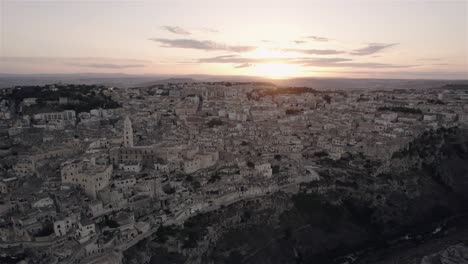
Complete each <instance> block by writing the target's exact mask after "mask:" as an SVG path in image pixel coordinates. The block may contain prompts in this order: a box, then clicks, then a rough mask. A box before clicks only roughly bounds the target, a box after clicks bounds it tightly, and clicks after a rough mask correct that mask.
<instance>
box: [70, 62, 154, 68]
mask: <svg viewBox="0 0 468 264" xmlns="http://www.w3.org/2000/svg"><path fill="white" fill-rule="evenodd" d="M69 65H74V66H79V67H86V68H100V69H126V68H141V67H146V65H144V64H123V65H122V64H110V63H87V64H76V63H73V64H69Z"/></svg>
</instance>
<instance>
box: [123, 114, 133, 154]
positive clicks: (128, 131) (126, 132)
mask: <svg viewBox="0 0 468 264" xmlns="http://www.w3.org/2000/svg"><path fill="white" fill-rule="evenodd" d="M123 142H124V146H125V147H127V148H129V147H130V148H131V147H133V128H132V121H131V120H130V118H129V117H128V116H127V117H125V120H124V129H123Z"/></svg>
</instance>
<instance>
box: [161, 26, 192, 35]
mask: <svg viewBox="0 0 468 264" xmlns="http://www.w3.org/2000/svg"><path fill="white" fill-rule="evenodd" d="M162 28H163V29H165V30H167V31H169V32H171V33H174V34H177V35H190V32H188V31H187V30H185V29H183V28H181V27H177V26H162Z"/></svg>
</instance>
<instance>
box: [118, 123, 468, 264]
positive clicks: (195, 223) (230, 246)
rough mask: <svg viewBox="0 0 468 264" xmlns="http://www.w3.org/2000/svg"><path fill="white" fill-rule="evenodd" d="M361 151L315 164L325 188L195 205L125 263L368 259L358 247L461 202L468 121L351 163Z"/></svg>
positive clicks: (419, 227)
mask: <svg viewBox="0 0 468 264" xmlns="http://www.w3.org/2000/svg"><path fill="white" fill-rule="evenodd" d="M359 159H360V158H359V157H354V158H352V160H351V161H352V162H350V160H349V159H348V160H341V161H338V162H335V163H333V162H331V161H330V162H331V163H330V164H329V165H330V166H329V167H328V168H327V170H326V171H323V172H322V173H321V175H322V176H323V177H324V178H325V179H324V180H325V181H327V182H328V184H329V185H330V186H335V187H334V189H333V188H332V189H331V190H329V191H328V192H327V193H324V194H320V195H319V194H316V193H314V190H315V189H314V188H313V187H311V186H308V185H304V186H303V188H302V192H301V193H299V194H296V195H291V194H285V193H275V194H273V195H271V196H268V197H263V198H258V199H254V200H250V201H242V202H239V203H236V204H233V205H231V206H228V207H225V208H221V209H219V210H217V211H214V212H210V213H207V214H204V215H199V216H197V217H195V218H193V219H191V220H190V221H188V222H187V223H186V224H185V225H184V226H183V227H169V228H164V229H162V231H161V232H158V233H157V234H156V239H154V240H148V241H143V242H142V243H140V245H138V246H137V247H138V248H132V249H131V250H129V251H127V252H125V259H124V263H143V262H139V261H140V260H143V259H146V260H148V259H150V258H152V263H312V262H313V263H342V262H340V261H341V260H340V259H337V256H340V255H346V254H348V253H350V252H354V254H353V255H352V256H351V257H348V259H355V258H356V257H359V258H363V259H365V255H366V252H367V250H365V249H369V248H374V249H376V251H378V250H377V249H380V248H386V247H389V246H391V245H394V244H392V243H395V241H397V242H396V243H397V244H399V243H400V242H398V241H399V240H398V239H397V238H399V237H401V236H405V235H406V236H417V235H418V234H424V233H427V232H431V231H432V230H433V229H434V228H435V227H437V226H438V225H439V224H440V223H442V222H443V221H444V219H447V218H448V217H450V216H454V215H460V214H462V213H464V212H465V210H466V203H465V201H466V199H468V191H466V190H467V187H468V186H467V184H468V132H467V131H466V130H463V129H459V128H451V129H445V128H443V129H439V130H436V131H430V132H425V133H423V134H422V135H421V136H420V137H418V138H416V139H415V140H414V141H413V142H411V143H410V144H409V145H408V146H406V147H405V148H403V149H401V150H400V151H398V152H396V153H395V154H394V155H393V157H392V159H390V160H389V161H388V162H386V163H384V165H382V166H379V167H375V168H370V169H369V168H368V169H365V170H364V169H358V168H356V166H350V165H349V164H351V163H352V164H356V163H359ZM389 241H393V242H392V243H390V242H389ZM376 245H377V246H376ZM448 246H450V245H447V247H448ZM168 250H169V251H172V252H176V253H168ZM396 250H398V249H396ZM450 252H452V251H450ZM426 253H427V252H426ZM432 253H436V252H432ZM171 254H172V255H171ZM447 254H448V253H447ZM139 255H144V256H143V257H142V256H139ZM429 255H430V254H426V256H429ZM442 255H443V254H442ZM135 256H139V257H138V259H139V260H137V261H135V259H136V258H135ZM423 257H424V255H421V256H418V257H417V258H414V259H413V260H415V261H416V262H398V263H419V262H420V261H421V259H422V258H423ZM426 259H433V258H432V257H428V258H426ZM413 260H412V261H413ZM418 261H419V262H418ZM427 261H429V260H426V262H427ZM356 263H359V260H357V262H356ZM362 263H374V262H372V261H370V262H362ZM376 263H377V262H376ZM382 263H384V262H382ZM427 263H431V262H427Z"/></svg>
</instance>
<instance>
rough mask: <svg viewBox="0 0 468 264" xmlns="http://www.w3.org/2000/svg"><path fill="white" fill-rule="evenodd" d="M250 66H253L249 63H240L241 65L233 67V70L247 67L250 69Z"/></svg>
mask: <svg viewBox="0 0 468 264" xmlns="http://www.w3.org/2000/svg"><path fill="white" fill-rule="evenodd" d="M251 66H253V64H251V63H242V64H239V65H237V66H235V67H234V68H236V69H241V68H248V67H251Z"/></svg>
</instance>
